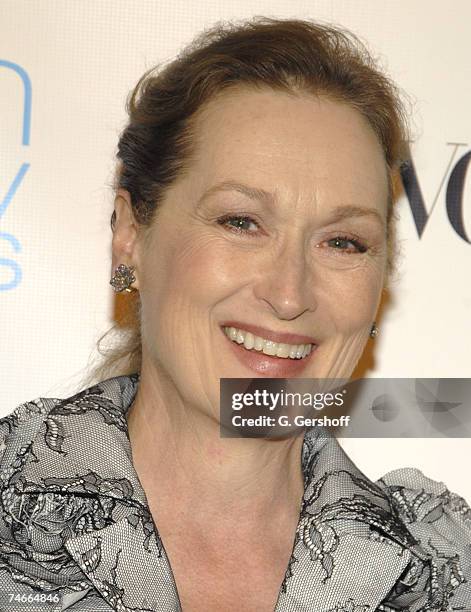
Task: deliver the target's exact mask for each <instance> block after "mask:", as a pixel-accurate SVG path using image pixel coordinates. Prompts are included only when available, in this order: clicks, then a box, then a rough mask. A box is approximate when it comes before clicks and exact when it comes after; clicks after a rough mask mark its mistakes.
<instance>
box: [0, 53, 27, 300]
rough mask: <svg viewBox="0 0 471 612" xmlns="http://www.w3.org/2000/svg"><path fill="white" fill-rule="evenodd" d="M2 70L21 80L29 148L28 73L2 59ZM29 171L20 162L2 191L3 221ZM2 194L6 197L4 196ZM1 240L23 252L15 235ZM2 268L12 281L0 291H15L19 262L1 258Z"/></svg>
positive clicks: (3, 234)
mask: <svg viewBox="0 0 471 612" xmlns="http://www.w3.org/2000/svg"><path fill="white" fill-rule="evenodd" d="M0 68H6V69H7V70H13V72H14V73H15V74H17V75H18V76H19V78H20V79H21V83H22V85H23V118H22V132H21V144H22V145H23V146H26V147H27V146H29V142H30V133H31V100H32V89H31V80H30V78H29V76H28V73H27V72H26V71H25V70H24V68H22V67H21V66H19V65H18V64H14V63H13V62H9V61H7V60H2V59H0ZM28 169H29V163H26V162H20V163H19V169H18V171H17V172H16V175H15V176H14V177H13V180H11V179H9V180H10V183H9V186H8V187H7V190H6V193H5V192H3V190H1V191H0V198H1V199H0V219H2V218H3V217H4V215H5V213H6V212H7V210H8V207H9V206H10V205H11V203H12V201H13V198H14V197H15V194H16V192H17V191H18V188H19V186H20V185H21V183H22V181H23V179H24V177H25V175H26V173H27V172H28ZM2 192H3V193H5V195H3V196H2ZM0 240H4V241H6V242H7V243H8V248H9V250H10V251H13V253H19V252H20V251H21V244H20V242H19V240H18V238H16V237H15V236H13V234H9V233H7V232H0ZM0 266H1V267H4V268H8V270H9V272H10V274H11V279H10V280H9V281H7V282H5V283H0V291H8V290H9V289H14V288H15V287H16V286H17V285H18V284H19V283H20V282H21V277H22V272H21V267H20V265H19V263H18V262H17V261H15V260H14V259H11V258H10V257H8V258H7V257H0Z"/></svg>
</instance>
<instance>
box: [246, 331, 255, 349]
mask: <svg viewBox="0 0 471 612" xmlns="http://www.w3.org/2000/svg"><path fill="white" fill-rule="evenodd" d="M254 344H255V338H254V336H253V334H251V333H250V332H247V333H246V334H245V340H244V346H245V348H246V349H252V348H253V347H254Z"/></svg>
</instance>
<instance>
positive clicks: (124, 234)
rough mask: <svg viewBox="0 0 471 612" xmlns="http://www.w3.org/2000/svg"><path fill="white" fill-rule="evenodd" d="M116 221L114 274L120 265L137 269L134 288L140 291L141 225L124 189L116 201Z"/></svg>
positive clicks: (113, 259) (113, 253) (113, 257)
mask: <svg viewBox="0 0 471 612" xmlns="http://www.w3.org/2000/svg"><path fill="white" fill-rule="evenodd" d="M114 210H115V214H116V219H115V223H114V230H113V240H112V243H111V244H112V270H111V273H112V274H113V272H114V270H115V269H116V267H117V266H119V264H125V265H127V266H133V267H134V268H135V272H134V276H135V277H136V280H135V282H134V283H133V284H132V286H133V287H134V288H136V289H139V266H138V237H139V224H138V222H137V221H136V219H135V217H134V212H133V208H132V204H131V196H130V195H129V193H128V192H127V191H126V190H124V189H119V190H118V191H117V193H116V198H115V201H114Z"/></svg>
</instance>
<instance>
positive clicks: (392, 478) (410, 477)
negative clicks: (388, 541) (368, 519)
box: [377, 467, 471, 609]
mask: <svg viewBox="0 0 471 612" xmlns="http://www.w3.org/2000/svg"><path fill="white" fill-rule="evenodd" d="M377 484H378V485H379V486H380V487H381V488H382V489H383V490H384V491H385V493H386V494H387V496H388V497H389V500H390V503H391V509H392V511H393V512H394V513H395V514H396V516H397V517H398V518H399V519H400V520H401V521H402V523H403V524H404V525H405V526H406V528H407V529H408V530H409V532H410V533H411V534H412V536H413V537H414V539H415V540H416V543H417V546H416V551H417V552H418V554H419V556H420V557H421V558H422V560H423V561H425V564H426V566H427V570H428V571H427V574H428V575H429V580H430V581H431V582H429V583H428V584H429V586H428V587H426V588H427V592H428V589H430V595H429V596H430V597H431V600H430V601H432V602H434V603H435V602H440V605H445V603H446V604H449V603H450V604H451V603H453V605H458V604H462V603H463V604H466V603H469V602H470V601H471V508H470V507H469V505H468V503H467V501H466V500H465V499H464V498H463V497H461V496H460V495H458V494H456V493H454V492H452V491H450V490H449V489H448V487H447V486H446V484H445V483H443V482H440V481H437V480H433V479H432V478H429V477H428V476H426V475H425V474H424V473H423V472H422V471H421V470H419V469H417V468H411V467H407V468H400V469H396V470H393V471H391V472H388V473H387V474H385V475H384V476H382V478H380V479H379V480H378V481H377ZM419 567H423V565H420V566H419V565H416V566H415V567H414V568H412V569H413V572H411V575H410V576H407V577H406V579H405V583H408V585H409V587H410V588H412V589H414V588H417V586H418V585H419V584H420V582H421V581H420V574H421V573H422V570H420V571H419ZM403 588H405V585H403ZM439 609H448V608H439ZM457 609H458V608H457ZM459 609H461V608H459Z"/></svg>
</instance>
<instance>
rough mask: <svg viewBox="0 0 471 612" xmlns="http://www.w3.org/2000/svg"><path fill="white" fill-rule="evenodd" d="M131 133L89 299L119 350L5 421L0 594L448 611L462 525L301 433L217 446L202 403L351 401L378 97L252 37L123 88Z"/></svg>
mask: <svg viewBox="0 0 471 612" xmlns="http://www.w3.org/2000/svg"><path fill="white" fill-rule="evenodd" d="M129 111H130V121H129V124H128V126H127V127H126V129H125V130H124V132H123V134H122V136H121V139H120V142H119V148H118V158H119V161H120V165H119V169H118V175H117V189H116V200H115V211H114V214H113V219H112V226H113V276H112V279H111V283H112V285H113V287H114V289H115V290H116V291H118V292H124V291H126V292H128V293H129V295H128V296H126V297H129V298H130V299H131V300H132V301H133V305H134V307H135V314H136V317H137V319H136V320H137V324H136V328H135V331H134V333H133V334H131V336H130V338H129V339H128V344H127V345H126V347H124V348H123V347H121V348H119V349H117V351H116V354H115V355H114V356H112V358H111V359H110V360H109V361H108V362H107V363H106V367H105V370H104V371H106V372H108V374H109V373H110V372H111V367H112V366H113V367H115V370H116V372H117V373H119V374H120V376H117V377H114V378H109V376H108V378H107V380H103V381H102V382H100V383H99V384H97V385H95V386H93V387H91V388H89V389H86V390H84V391H82V392H81V393H79V394H78V395H76V396H74V397H72V398H68V399H66V400H56V399H40V400H35V401H33V402H28V403H26V404H24V405H22V406H20V407H18V408H17V409H16V411H15V412H14V413H12V414H11V415H10V416H8V417H5V418H4V419H2V421H1V425H2V430H3V431H4V432H5V434H6V436H5V443H4V455H3V462H2V470H3V471H2V479H3V485H2V504H3V514H2V522H1V533H2V540H1V543H2V549H1V563H2V565H1V583H0V584H1V588H2V590H3V591H4V592H6V593H7V594H16V595H18V594H19V593H23V594H25V593H26V594H41V595H42V596H45V594H46V595H47V596H49V597H51V596H52V595H57V598H58V599H60V602H59V603H57V606H60V607H58V608H56V609H67V610H69V609H70V610H74V611H75V610H94V611H99V610H110V609H112V610H133V611H134V610H158V611H161V610H162V611H164V610H180V609H183V610H184V611H185V612H187V611H189V612H190V611H191V612H195V611H198V612H200V611H203V610H204V611H205V612H213V611H216V610H217V611H222V610H224V611H225V610H228V611H229V610H237V611H255V610H256V611H260V612H264V611H270V610H276V611H277V612H281V611H283V612H285V611H290V612H291V611H292V612H294V611H297V612H298V611H305V610H306V611H307V610H309V611H316V612H321V611H328V610H329V611H333V610H335V611H341V610H342V611H348V612H353V611H355V612H359V611H366V610H383V611H385V610H406V609H407V610H410V611H418V610H450V609H460V610H464V609H466V606H468V607H471V587H470V586H469V584H470V582H469V579H470V577H471V553H470V550H471V547H470V543H471V538H470V535H471V534H470V524H471V510H470V509H469V507H468V506H467V505H466V503H465V502H464V500H462V499H461V498H459V497H458V496H456V495H454V494H452V493H450V492H449V491H448V490H447V489H446V488H445V487H444V486H443V485H442V484H441V483H437V482H434V481H432V480H430V479H428V478H426V477H425V476H423V475H422V474H421V473H420V472H419V471H418V470H414V469H404V470H397V471H395V472H393V473H391V474H388V475H387V476H385V477H384V478H383V479H381V480H380V481H379V482H378V483H372V482H371V481H369V480H368V479H367V478H366V477H365V476H364V475H363V474H362V473H361V472H360V471H359V470H358V468H356V467H355V466H354V465H353V464H352V462H351V461H350V460H349V459H348V457H347V456H346V455H345V454H344V453H343V451H342V450H341V448H340V446H339V445H338V443H337V442H336V441H335V439H334V438H333V437H328V438H325V437H323V436H322V437H321V436H320V435H319V432H318V431H317V430H316V428H313V429H308V430H307V431H306V432H303V435H298V436H296V437H290V438H287V439H286V438H285V439H278V440H267V439H263V438H251V439H241V438H221V437H220V434H219V416H218V415H219V380H220V379H221V378H231V377H235V378H237V377H271V378H276V377H287V378H296V377H304V378H317V377H319V378H327V377H334V378H345V377H349V376H350V375H351V373H352V371H353V369H354V368H355V365H356V364H357V362H358V359H359V357H360V356H361V354H362V352H363V350H364V348H365V345H366V343H367V341H368V338H369V337H370V336H371V337H374V336H375V335H376V333H377V328H376V325H375V323H374V319H375V315H376V312H377V309H378V305H379V302H380V297H381V292H382V289H383V287H384V285H385V282H386V278H387V273H388V270H389V268H390V266H391V263H392V262H391V254H392V247H393V244H392V238H391V234H392V231H391V230H392V227H391V219H392V210H393V208H392V206H393V195H394V190H393V185H394V176H395V172H396V171H397V167H398V164H399V162H400V159H401V150H402V145H403V143H404V141H405V129H404V127H403V119H402V111H401V106H400V103H399V100H398V97H397V94H396V92H395V89H394V86H393V85H392V84H391V83H390V82H389V81H388V80H387V79H386V78H385V77H384V76H383V75H382V74H381V73H379V72H378V71H377V69H376V68H375V67H374V65H373V63H372V61H371V59H370V58H369V56H368V55H367V53H366V51H365V50H364V49H363V48H362V47H361V45H360V44H359V43H358V42H357V41H356V40H355V39H354V38H353V37H352V36H350V35H348V34H345V33H343V32H341V31H340V30H338V29H335V28H330V27H326V26H319V25H315V24H312V23H308V22H302V21H278V20H270V19H258V20H254V21H252V22H250V23H246V24H243V25H240V26H226V27H221V28H215V29H214V30H212V31H210V32H208V33H206V34H204V35H203V36H201V37H200V38H199V39H197V40H196V41H195V42H194V43H193V44H192V45H191V46H190V47H189V48H188V49H187V50H186V51H185V52H184V53H182V54H181V55H180V56H179V57H178V58H177V59H176V60H175V61H174V62H172V63H171V64H170V65H168V66H167V67H166V68H165V69H163V70H162V71H160V72H155V71H151V72H150V73H148V74H146V75H145V76H144V77H143V79H141V81H140V83H139V84H138V86H137V88H136V90H135V91H134V94H133V96H132V98H131V101H130V104H129ZM123 364H124V365H123ZM52 603H54V601H52ZM22 605H24V603H21V600H18V598H17V599H15V598H14V597H13V599H12V601H11V602H10V603H9V607H8V609H9V610H10V609H11V610H16V609H22V608H21V606H22ZM31 605H33V604H31ZM34 605H36V606H38V608H37V609H44V605H45V604H44V603H41V602H39V603H38V602H36V603H34ZM41 605H42V606H43V607H42V608H41V607H40V606H41ZM15 606H16V607H15Z"/></svg>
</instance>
